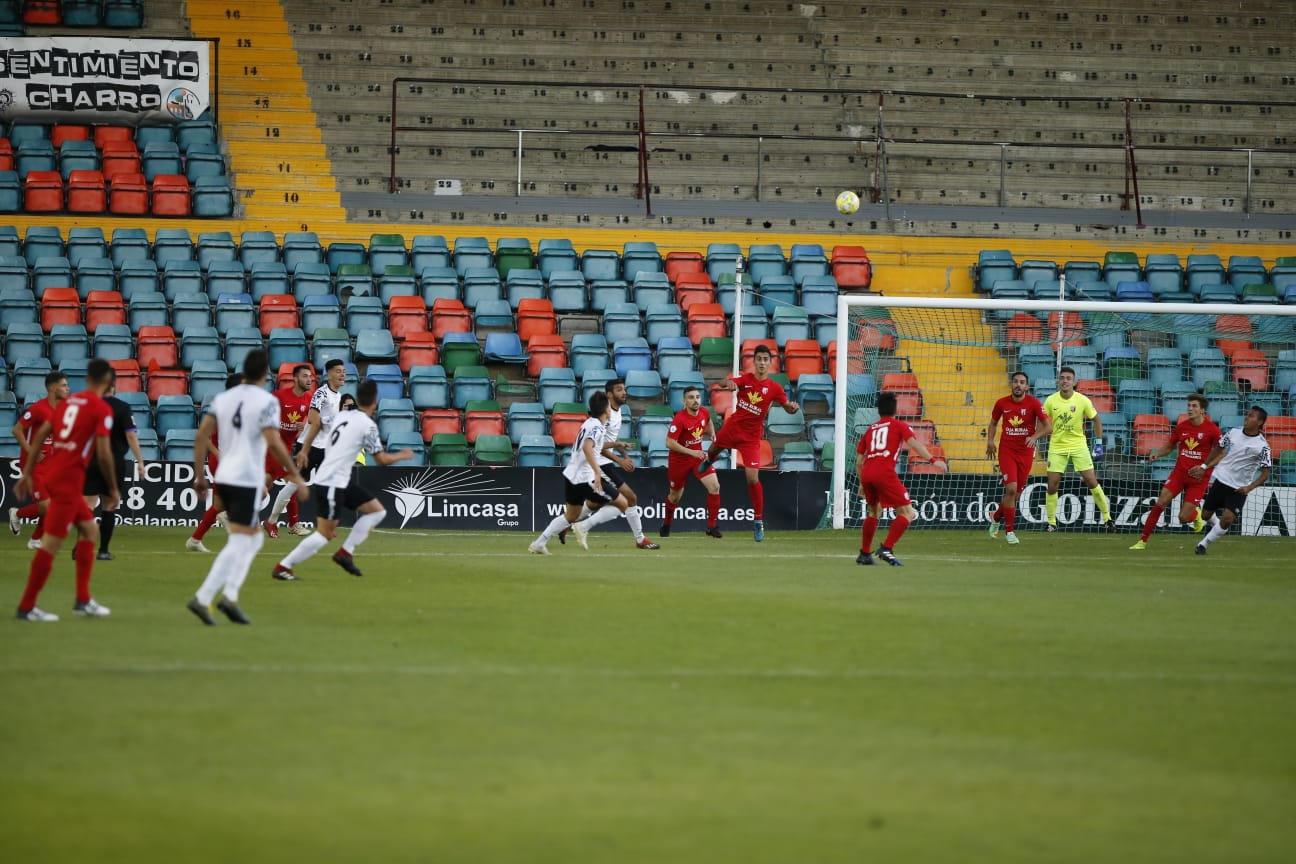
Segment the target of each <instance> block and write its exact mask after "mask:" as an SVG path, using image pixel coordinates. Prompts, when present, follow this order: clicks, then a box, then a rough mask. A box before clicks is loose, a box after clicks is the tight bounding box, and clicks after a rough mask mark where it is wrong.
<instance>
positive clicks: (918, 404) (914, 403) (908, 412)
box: [881, 372, 923, 420]
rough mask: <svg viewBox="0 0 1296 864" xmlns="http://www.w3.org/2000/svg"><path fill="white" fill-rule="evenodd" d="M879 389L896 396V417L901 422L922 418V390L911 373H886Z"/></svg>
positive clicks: (916, 378)
mask: <svg viewBox="0 0 1296 864" xmlns="http://www.w3.org/2000/svg"><path fill="white" fill-rule="evenodd" d="M881 389H882V390H883V391H886V392H890V393H894V394H895V395H896V417H898V418H900V419H901V420H913V419H917V418H919V417H922V413H923V397H922V388H921V387H919V386H918V377H917V376H916V375H914V374H913V373H912V372H888V373H887V374H885V375H883V376H882V387H881Z"/></svg>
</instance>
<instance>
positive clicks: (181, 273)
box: [162, 258, 216, 300]
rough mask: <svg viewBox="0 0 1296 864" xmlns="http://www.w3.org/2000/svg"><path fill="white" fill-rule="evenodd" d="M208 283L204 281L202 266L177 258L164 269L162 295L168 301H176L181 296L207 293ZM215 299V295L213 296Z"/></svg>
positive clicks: (164, 266)
mask: <svg viewBox="0 0 1296 864" xmlns="http://www.w3.org/2000/svg"><path fill="white" fill-rule="evenodd" d="M206 291H207V283H206V281H205V280H204V279H203V272H202V265H201V264H199V263H198V262H197V261H192V260H189V259H182V258H175V259H172V260H170V261H168V262H167V263H166V264H165V265H163V268H162V293H163V294H165V295H166V298H167V299H168V300H175V298H176V297H177V296H178V295H180V294H194V293H205V292H206ZM211 296H212V297H213V298H214V297H216V295H215V294H212V295H211Z"/></svg>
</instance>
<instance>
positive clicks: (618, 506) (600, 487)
mask: <svg viewBox="0 0 1296 864" xmlns="http://www.w3.org/2000/svg"><path fill="white" fill-rule="evenodd" d="M609 410H610V409H609V408H608V398H607V394H606V393H594V394H592V395H591V396H590V401H589V419H588V420H586V421H585V422H584V423H583V424H582V425H581V428H580V432H578V433H577V434H576V442H575V443H574V444H573V445H572V452H571V458H570V459H568V460H567V467H565V468H563V472H562V474H563V488H564V495H563V500H564V501H565V502H566V505H567V508H566V510H565V511H564V512H563V513H562V514H561V515H559V516H555V517H554V519H553V521H552V522H550V523H549V525H548V527H546V528H545V529H544V531H543V532H541V534H540V536H539V537H537V538H536V539H535V541H534V542H532V543H531V545H530V546H528V547H527V551H528V552H532V553H534V554H536V555H548V554H549V546H548V543H549V538H550V537H555V536H557V535H558V533H559V532H561V531H566V530H567V529H568V528H571V527H572V525H573V524H575V522H576V520H578V519H580V517H581V512H582V507H583V506H584V505H585V504H586V503H588V504H589V505H590V509H591V510H592V511H593V515H592V516H590V517H589V519H588V520H587V524H588V525H589V526H594V525H601V524H602V523H604V522H611V521H612V520H613V519H615V518H617V517H618V516H620V515H621V514H622V513H624V512H625V509H626V507H628V506H629V502H627V501H626V498H625V496H624V495H622V494H621V493H620V492H619V491H618V490H617V488H616V484H615V483H613V482H612V481H611V480H610V479H608V476H607V475H606V474H605V473H604V472H603V470H602V468H601V467H600V466H599V454H601V453H602V452H603V443H604V441H605V440H606V439H607V427H606V426H605V425H604V424H605V423H607V418H608V412H609ZM609 505H610V506H609ZM577 537H578V538H580V540H581V545H585V542H584V535H583V534H578V535H577Z"/></svg>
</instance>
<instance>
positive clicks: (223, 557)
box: [194, 532, 246, 606]
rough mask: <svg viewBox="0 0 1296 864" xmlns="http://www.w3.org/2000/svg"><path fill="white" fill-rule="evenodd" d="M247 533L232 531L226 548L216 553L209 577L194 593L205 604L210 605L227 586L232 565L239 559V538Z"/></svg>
mask: <svg viewBox="0 0 1296 864" xmlns="http://www.w3.org/2000/svg"><path fill="white" fill-rule="evenodd" d="M244 536H246V535H244V534H234V533H232V532H231V533H230V536H229V542H228V543H226V544H225V548H224V549H221V551H220V552H218V553H216V559H215V560H214V561H212V563H211V568H210V569H209V570H208V571H207V578H206V579H204V580H203V583H202V585H201V586H200V587H199V588H198V592H197V593H196V594H194V596H195V597H197V598H198V602H199V603H201V604H202V605H204V606H210V605H211V604H212V601H213V600H215V599H216V595H217V594H219V593H220V590H221V588H223V587H224V586H225V578H226V576H227V575H228V574H229V572H230V569H231V568H232V567H235V566H237V564H238V561H239V545H238V542H237V541H238V540H239V539H240V538H242V537H244Z"/></svg>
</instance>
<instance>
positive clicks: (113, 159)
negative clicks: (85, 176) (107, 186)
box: [99, 140, 141, 182]
mask: <svg viewBox="0 0 1296 864" xmlns="http://www.w3.org/2000/svg"><path fill="white" fill-rule="evenodd" d="M99 168H100V170H101V171H103V175H104V178H105V179H106V180H108V181H109V182H112V180H113V178H114V177H116V176H118V175H119V174H140V173H141V172H140V157H139V151H138V150H136V149H135V142H134V141H130V140H127V141H109V142H108V143H107V144H105V145H104V146H103V157H102V158H101V159H100V160H99Z"/></svg>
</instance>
